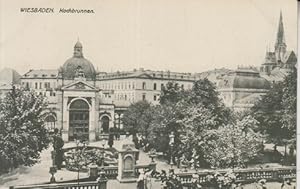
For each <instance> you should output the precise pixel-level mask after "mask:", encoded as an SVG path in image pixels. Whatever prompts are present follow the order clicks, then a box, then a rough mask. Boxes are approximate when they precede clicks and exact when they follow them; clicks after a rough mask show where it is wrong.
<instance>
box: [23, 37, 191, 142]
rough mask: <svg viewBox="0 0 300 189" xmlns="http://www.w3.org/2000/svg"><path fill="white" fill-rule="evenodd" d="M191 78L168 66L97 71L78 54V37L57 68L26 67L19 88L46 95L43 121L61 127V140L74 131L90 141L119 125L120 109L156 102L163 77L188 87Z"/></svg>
mask: <svg viewBox="0 0 300 189" xmlns="http://www.w3.org/2000/svg"><path fill="white" fill-rule="evenodd" d="M194 80H195V78H194V76H193V75H191V74H189V73H175V72H169V71H167V72H162V71H150V70H144V69H139V70H133V71H128V72H115V73H104V72H97V71H96V70H95V68H94V66H93V64H92V63H91V62H90V61H89V60H87V59H86V58H85V57H84V56H83V47H82V44H81V43H80V42H77V43H76V44H75V46H74V54H73V57H71V58H69V59H68V60H67V61H66V62H65V63H64V64H63V65H62V67H60V68H59V69H57V70H30V71H29V72H27V73H26V74H24V75H23V76H22V79H21V81H22V86H23V87H25V88H28V89H31V90H34V91H35V92H36V93H37V94H40V95H44V96H45V97H46V98H47V101H48V108H47V110H46V111H47V112H48V117H47V118H46V125H47V127H49V128H50V129H53V128H60V129H61V132H62V137H63V140H64V141H70V140H74V139H76V138H77V137H78V136H79V135H80V136H84V137H85V138H88V139H89V140H90V141H94V140H97V139H98V138H99V136H100V134H101V133H108V132H109V129H110V128H113V127H116V128H120V129H122V116H123V112H124V111H125V110H126V109H127V107H128V106H129V105H130V104H132V103H134V102H137V101H140V100H147V101H148V102H150V103H152V104H158V103H159V95H160V91H161V90H162V88H163V87H164V86H165V85H166V84H167V83H168V82H176V83H178V84H179V85H180V86H181V87H182V88H184V89H191V88H192V85H193V81H194Z"/></svg>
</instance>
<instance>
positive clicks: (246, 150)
mask: <svg viewBox="0 0 300 189" xmlns="http://www.w3.org/2000/svg"><path fill="white" fill-rule="evenodd" d="M257 123H258V122H257V121H256V120H255V119H254V118H252V117H251V116H247V117H245V119H243V120H241V121H237V122H236V123H235V124H229V125H226V126H222V127H219V128H218V129H214V130H208V133H207V135H208V136H209V139H210V140H207V145H204V150H205V152H206V154H205V159H206V160H207V161H208V162H209V163H210V165H211V166H213V167H215V168H228V167H231V168H235V167H245V166H247V163H248V162H250V161H251V160H253V159H254V158H256V157H257V156H258V155H259V152H260V151H261V150H262V136H261V134H259V133H257V132H255V131H254V130H253V128H255V127H257Z"/></svg>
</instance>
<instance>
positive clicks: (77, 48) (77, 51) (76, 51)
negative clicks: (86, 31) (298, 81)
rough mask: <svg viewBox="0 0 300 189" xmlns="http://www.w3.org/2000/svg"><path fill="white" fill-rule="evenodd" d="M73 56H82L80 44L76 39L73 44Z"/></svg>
mask: <svg viewBox="0 0 300 189" xmlns="http://www.w3.org/2000/svg"><path fill="white" fill-rule="evenodd" d="M74 57H76V58H82V57H83V53H82V44H81V43H80V42H79V40H78V41H77V43H76V44H75V46H74Z"/></svg>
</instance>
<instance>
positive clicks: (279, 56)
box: [275, 11, 286, 63]
mask: <svg viewBox="0 0 300 189" xmlns="http://www.w3.org/2000/svg"><path fill="white" fill-rule="evenodd" d="M285 53H286V44H285V38H284V28H283V21H282V12H281V11H280V18H279V24H278V30H277V38H276V42H275V56H276V60H277V63H278V62H282V61H283V56H284V54H285Z"/></svg>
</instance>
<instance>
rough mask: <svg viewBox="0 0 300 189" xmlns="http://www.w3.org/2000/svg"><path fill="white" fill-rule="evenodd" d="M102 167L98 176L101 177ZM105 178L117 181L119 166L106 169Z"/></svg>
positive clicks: (99, 168)
mask: <svg viewBox="0 0 300 189" xmlns="http://www.w3.org/2000/svg"><path fill="white" fill-rule="evenodd" d="M100 171H101V167H98V175H100ZM104 172H105V176H106V177H107V178H108V179H115V178H117V176H118V166H109V167H104Z"/></svg>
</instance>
